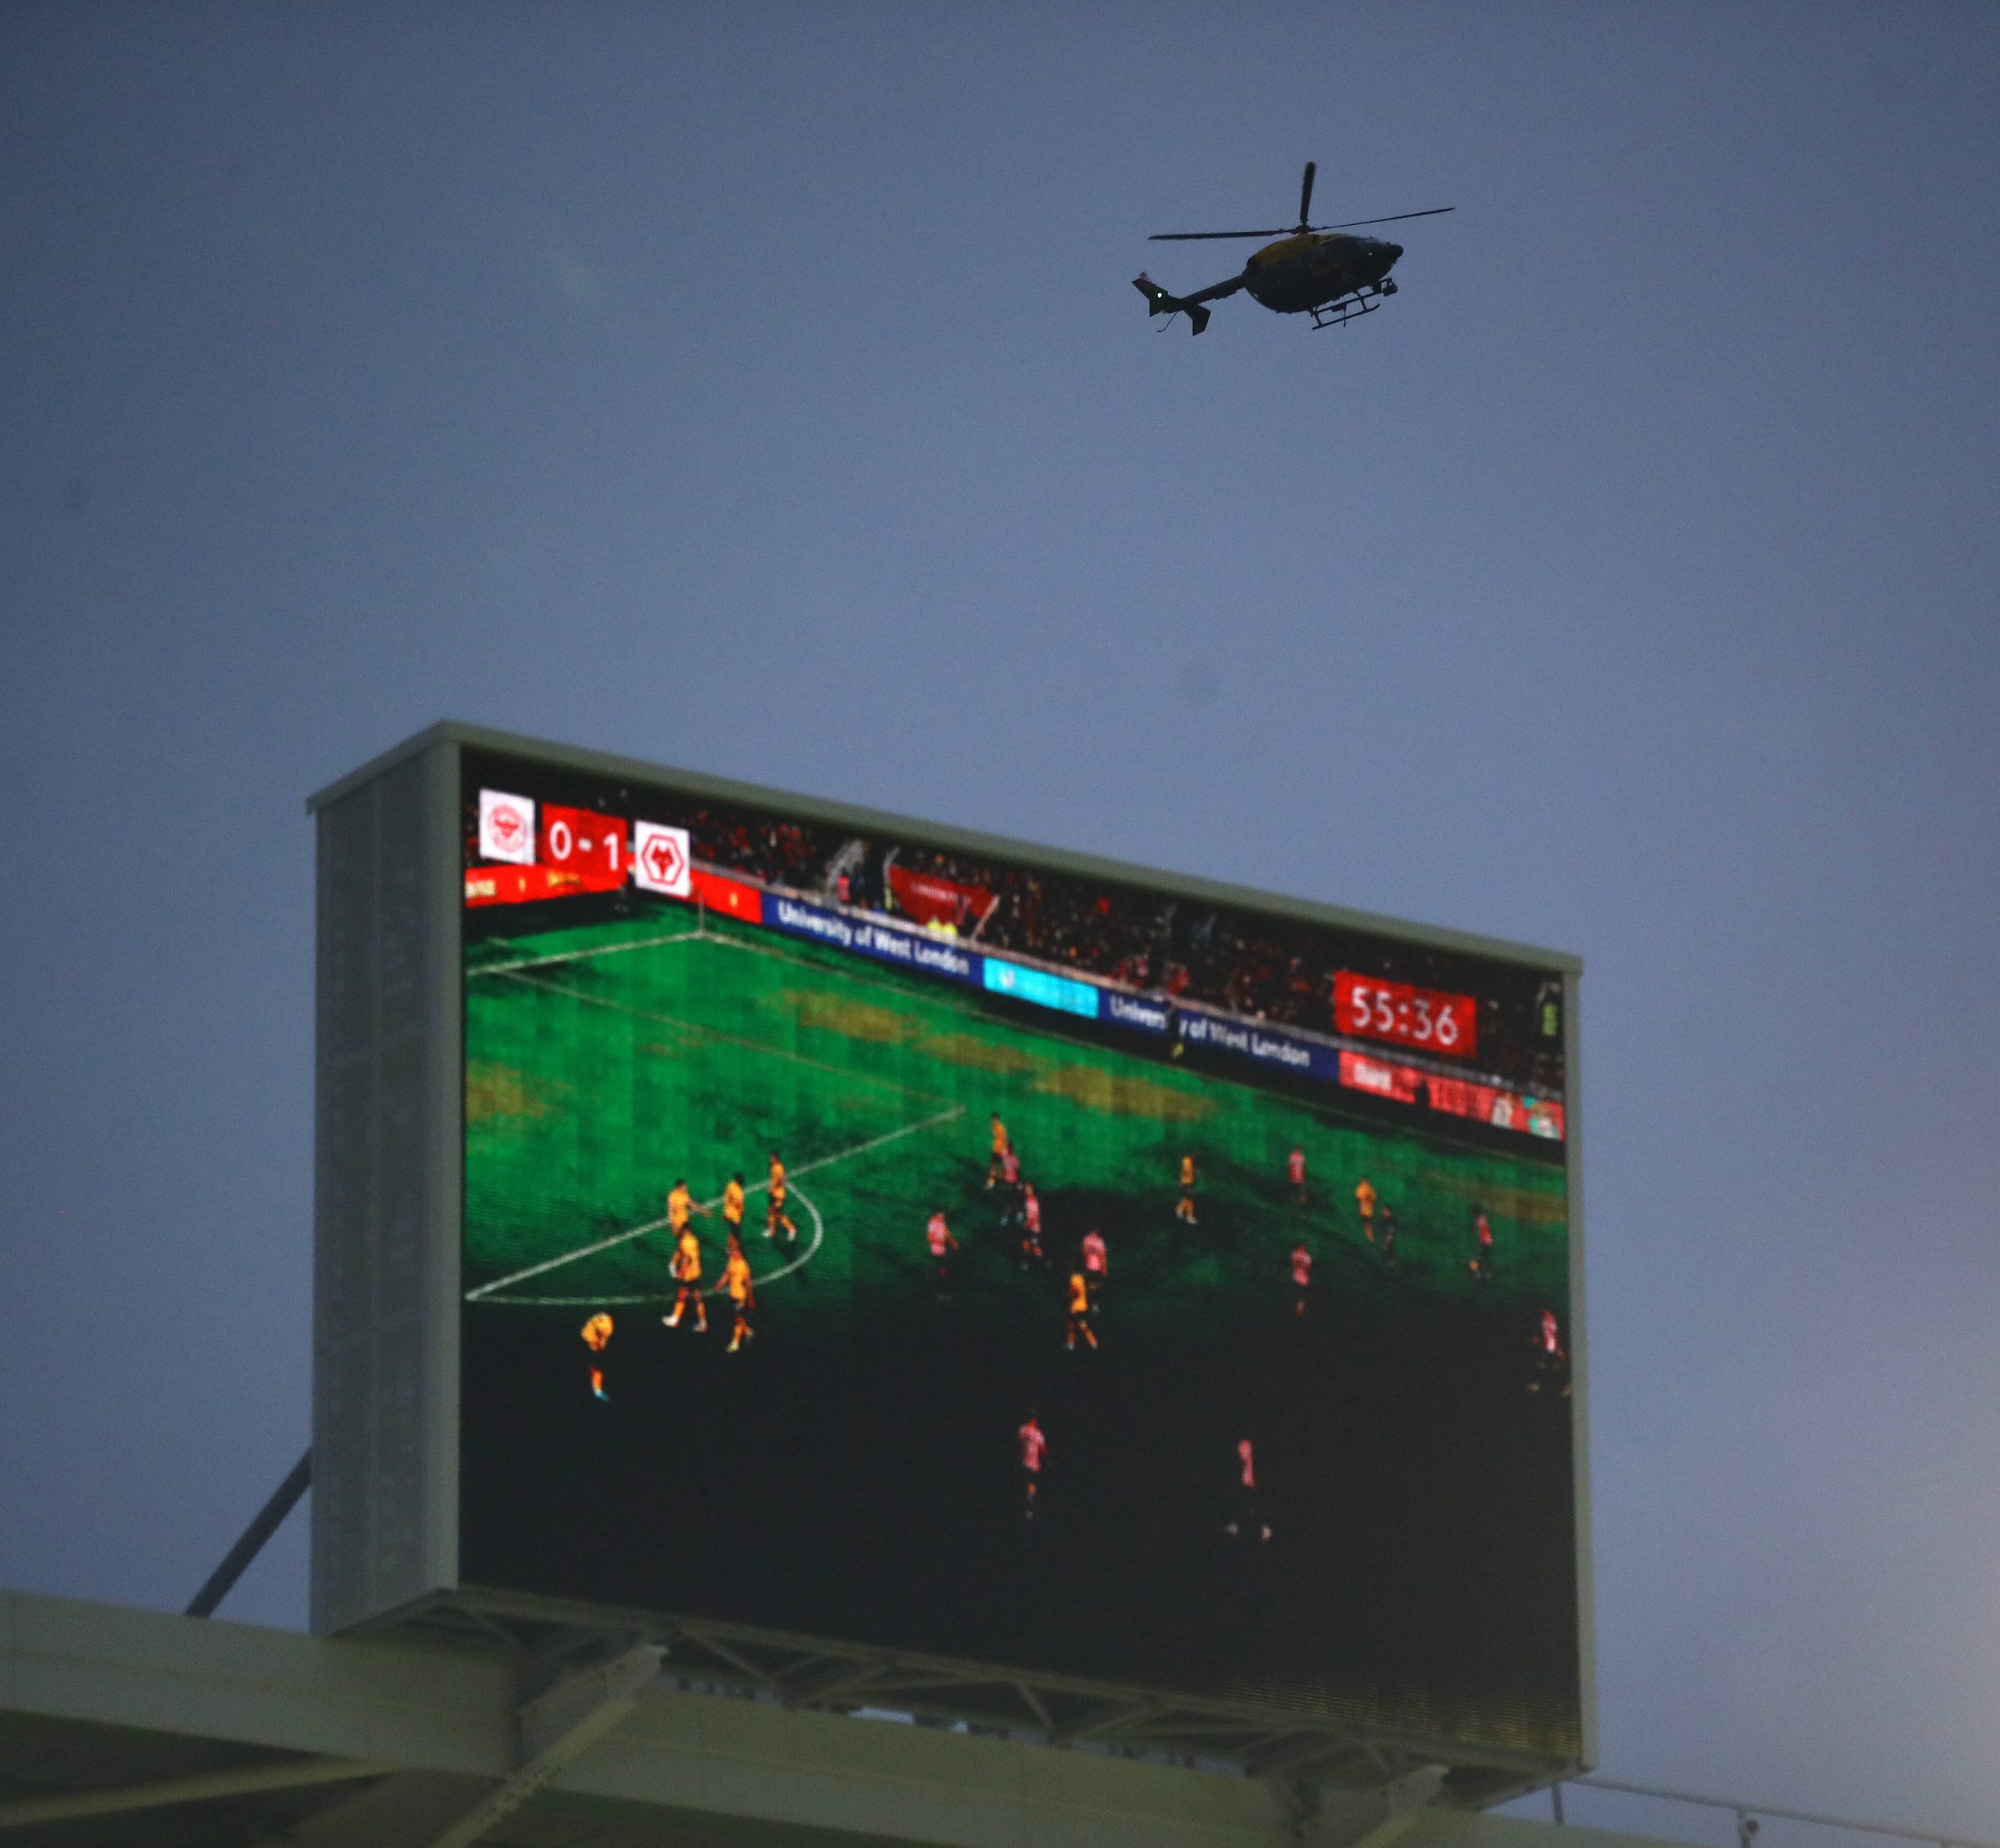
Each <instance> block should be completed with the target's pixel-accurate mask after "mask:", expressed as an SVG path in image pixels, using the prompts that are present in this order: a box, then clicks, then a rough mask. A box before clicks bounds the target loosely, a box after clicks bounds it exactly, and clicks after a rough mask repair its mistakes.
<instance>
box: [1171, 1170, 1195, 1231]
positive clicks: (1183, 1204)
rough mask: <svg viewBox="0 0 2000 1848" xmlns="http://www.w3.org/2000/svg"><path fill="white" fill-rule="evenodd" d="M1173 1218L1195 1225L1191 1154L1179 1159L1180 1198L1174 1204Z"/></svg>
mask: <svg viewBox="0 0 2000 1848" xmlns="http://www.w3.org/2000/svg"><path fill="white" fill-rule="evenodd" d="M1173 1216H1174V1218H1177V1219H1184V1220H1186V1221H1187V1222H1188V1224H1189V1225H1193V1224H1194V1223H1195V1158H1194V1155H1193V1154H1192V1153H1189V1154H1185V1155H1183V1156H1182V1157H1181V1158H1180V1199H1179V1200H1177V1201H1176V1202H1175V1203H1174V1208H1173Z"/></svg>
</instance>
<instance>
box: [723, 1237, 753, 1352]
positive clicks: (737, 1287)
mask: <svg viewBox="0 0 2000 1848" xmlns="http://www.w3.org/2000/svg"><path fill="white" fill-rule="evenodd" d="M722 1286H723V1289H724V1290H726V1291H727V1292H728V1293H729V1300H730V1306H731V1307H732V1308H734V1310H735V1311H736V1325H735V1326H734V1328H732V1329H730V1332H729V1351H730V1353H731V1354H734V1353H735V1351H736V1350H737V1349H738V1348H739V1347H741V1346H742V1345H743V1343H745V1342H746V1341H748V1340H749V1339H750V1338H751V1336H753V1335H754V1334H755V1333H756V1332H757V1331H756V1330H755V1329H753V1328H752V1327H751V1325H750V1311H752V1310H753V1309H754V1308H756V1306H757V1293H756V1287H755V1285H754V1284H752V1283H751V1281H750V1261H749V1259H748V1258H745V1256H744V1255H743V1247H741V1245H736V1244H733V1245H731V1246H730V1248H729V1257H728V1259H727V1261H726V1262H725V1263H724V1264H723V1267H722Z"/></svg>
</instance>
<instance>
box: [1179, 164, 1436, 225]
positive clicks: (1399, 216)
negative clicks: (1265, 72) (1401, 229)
mask: <svg viewBox="0 0 2000 1848" xmlns="http://www.w3.org/2000/svg"><path fill="white" fill-rule="evenodd" d="M1318 166H1319V163H1318V162H1316V161H1310V160H1309V161H1308V162H1306V163H1305V178H1304V179H1303V180H1302V181H1301V182H1300V184H1299V188H1298V223H1297V224H1295V225H1280V226H1278V227H1277V228H1276V229H1275V230H1263V231H1155V232H1154V233H1153V234H1152V237H1149V238H1148V239H1147V242H1148V243H1149V244H1197V243H1202V242H1205V241H1208V240H1209V239H1211V238H1216V237H1304V236H1305V234H1306V233H1307V232H1309V231H1355V230H1360V228H1361V227H1363V225H1393V224H1400V223H1402V220H1403V219H1406V218H1435V217H1437V216H1438V214H1439V213H1440V212H1455V211H1456V210H1457V209H1458V208H1457V207H1456V206H1455V205H1433V206H1431V207H1430V209H1428V210H1427V211H1423V212H1391V213H1390V214H1389V216H1388V217H1386V218H1351V219H1348V220H1347V222H1346V223H1344V224H1338V225H1315V224H1308V223H1306V222H1305V221H1306V220H1307V219H1309V218H1310V217H1311V216H1313V175H1314V174H1315V173H1316V172H1317V171H1318Z"/></svg>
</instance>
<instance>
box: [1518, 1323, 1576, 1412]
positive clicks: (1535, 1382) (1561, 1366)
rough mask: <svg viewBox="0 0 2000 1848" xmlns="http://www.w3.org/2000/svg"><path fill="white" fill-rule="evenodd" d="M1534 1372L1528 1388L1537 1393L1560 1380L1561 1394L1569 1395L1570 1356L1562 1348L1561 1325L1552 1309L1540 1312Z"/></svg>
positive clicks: (1565, 1396) (1552, 1386)
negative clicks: (1539, 1330) (1535, 1376)
mask: <svg viewBox="0 0 2000 1848" xmlns="http://www.w3.org/2000/svg"><path fill="white" fill-rule="evenodd" d="M1534 1345H1535V1372H1536V1373H1537V1375H1538V1377H1537V1378H1535V1379H1531V1380H1530V1381H1529V1382H1528V1390H1529V1391H1530V1392H1531V1393H1538V1392H1540V1391H1541V1389H1542V1387H1543V1386H1544V1385H1545V1384H1546V1385H1547V1386H1548V1387H1549V1388H1550V1390H1555V1385H1556V1382H1558V1381H1560V1382H1562V1395H1563V1397H1564V1398H1568V1397H1569V1396H1570V1381H1569V1377H1568V1375H1569V1366H1570V1357H1569V1355H1568V1354H1566V1353H1564V1352H1563V1329H1562V1325H1561V1324H1560V1323H1559V1322H1557V1321H1556V1319H1555V1311H1554V1310H1553V1309H1545V1310H1543V1311H1542V1312H1541V1332H1540V1333H1539V1334H1538V1336H1537V1337H1536V1340H1535V1344H1534Z"/></svg>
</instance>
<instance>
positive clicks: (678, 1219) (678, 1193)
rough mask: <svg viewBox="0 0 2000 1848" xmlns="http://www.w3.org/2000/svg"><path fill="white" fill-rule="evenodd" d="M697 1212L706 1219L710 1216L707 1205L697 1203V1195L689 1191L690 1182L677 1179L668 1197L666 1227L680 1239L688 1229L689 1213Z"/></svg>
mask: <svg viewBox="0 0 2000 1848" xmlns="http://www.w3.org/2000/svg"><path fill="white" fill-rule="evenodd" d="M695 1213H699V1214H700V1215H702V1218H704V1219H705V1218H708V1217H709V1209H708V1208H706V1207H705V1206H697V1205H695V1196H694V1195H693V1194H692V1193H689V1192H688V1183H686V1182H685V1181H676V1182H675V1183H673V1190H671V1191H670V1193H668V1195H667V1197H666V1229H667V1230H668V1231H669V1232H670V1233H672V1234H673V1236H674V1237H675V1238H676V1239H678V1238H679V1237H680V1235H681V1233H684V1232H685V1231H686V1230H687V1229H688V1218H689V1215H691V1214H695Z"/></svg>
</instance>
